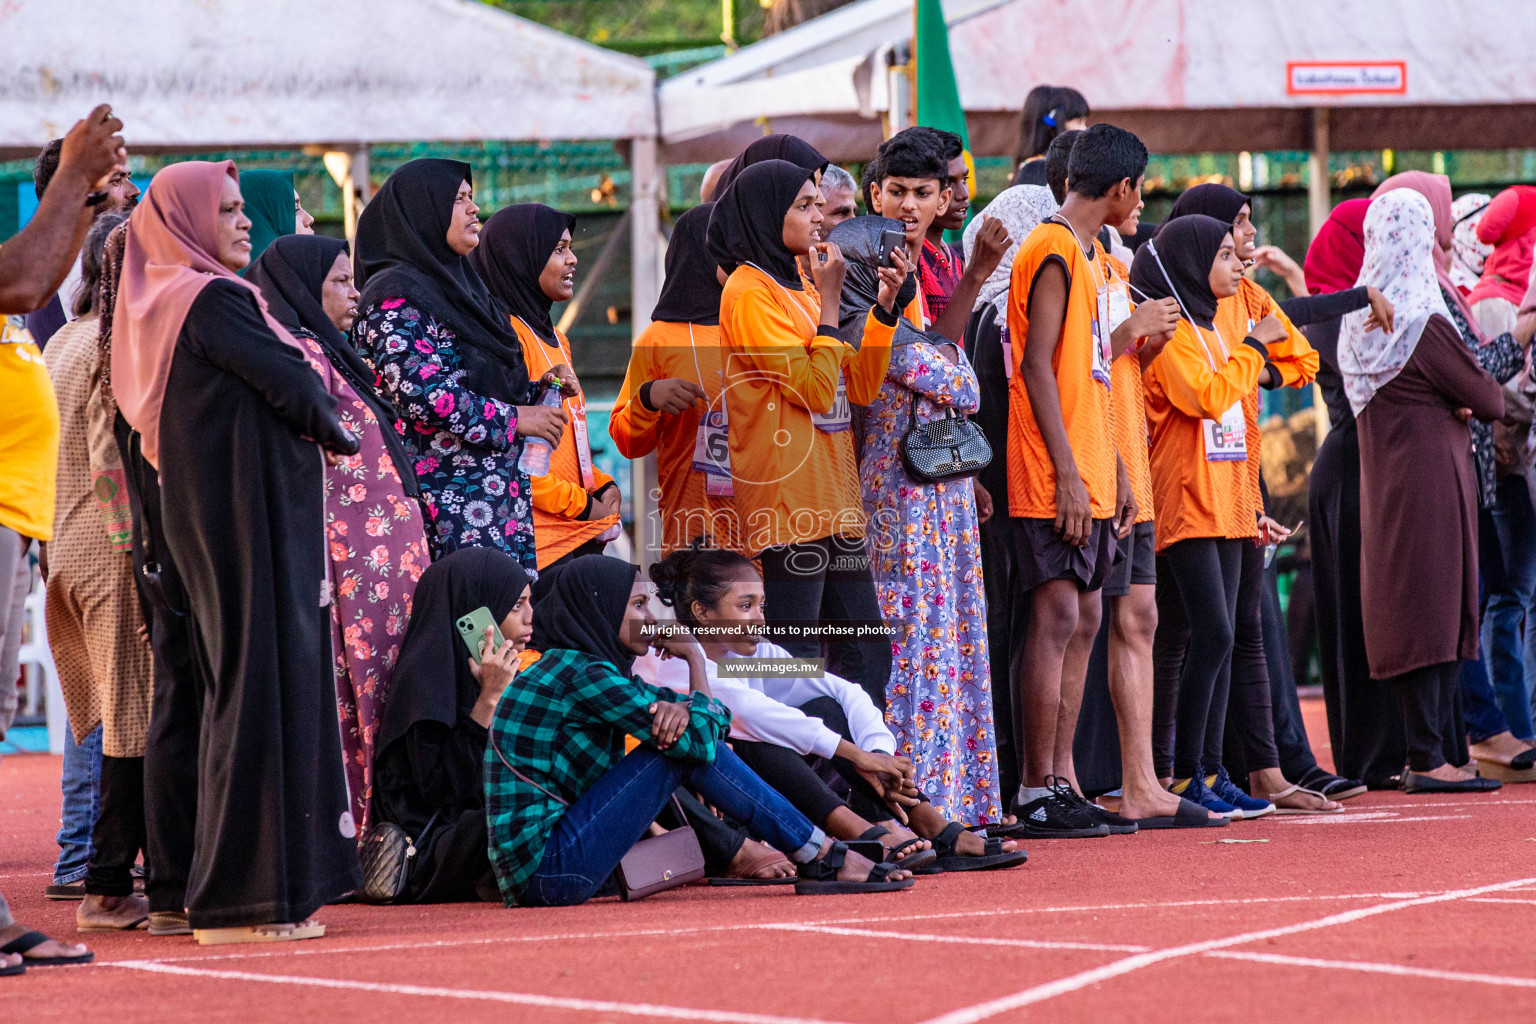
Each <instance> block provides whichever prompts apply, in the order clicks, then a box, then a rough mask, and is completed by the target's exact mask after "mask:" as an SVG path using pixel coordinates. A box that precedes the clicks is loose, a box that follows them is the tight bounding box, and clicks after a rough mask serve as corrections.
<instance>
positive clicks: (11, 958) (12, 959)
mask: <svg viewBox="0 0 1536 1024" xmlns="http://www.w3.org/2000/svg"><path fill="white" fill-rule="evenodd" d="M19 966H21V954H20V953H0V971H8V970H10V969H11V968H12V967H19Z"/></svg>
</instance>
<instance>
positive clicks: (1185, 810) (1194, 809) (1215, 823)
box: [1131, 797, 1232, 832]
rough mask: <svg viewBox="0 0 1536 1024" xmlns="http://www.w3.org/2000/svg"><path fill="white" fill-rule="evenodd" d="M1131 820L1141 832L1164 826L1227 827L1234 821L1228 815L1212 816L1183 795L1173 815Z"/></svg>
mask: <svg viewBox="0 0 1536 1024" xmlns="http://www.w3.org/2000/svg"><path fill="white" fill-rule="evenodd" d="M1131 820H1132V821H1134V822H1136V829H1137V831H1140V832H1145V831H1147V830H1148V829H1154V830H1155V829H1162V828H1225V827H1226V826H1227V825H1229V824H1231V822H1232V819H1231V818H1227V817H1215V818H1212V817H1210V816H1209V815H1208V814H1207V813H1206V810H1205V808H1204V807H1201V806H1200V805H1199V804H1197V803H1195V802H1194V801H1192V800H1185V799H1184V798H1183V797H1179V809H1178V811H1177V812H1176V813H1175V814H1173V815H1171V816H1170V815H1163V816H1162V817H1157V818H1133V819H1131Z"/></svg>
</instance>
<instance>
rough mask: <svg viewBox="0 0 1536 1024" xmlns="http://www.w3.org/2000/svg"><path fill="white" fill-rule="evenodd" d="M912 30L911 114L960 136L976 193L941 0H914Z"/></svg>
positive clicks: (973, 165)
mask: <svg viewBox="0 0 1536 1024" xmlns="http://www.w3.org/2000/svg"><path fill="white" fill-rule="evenodd" d="M916 8H917V9H916V12H915V18H914V21H915V24H914V26H913V31H912V62H913V64H915V65H916V78H917V82H916V88H915V89H914V91H913V103H914V106H913V111H912V118H913V122H914V123H916V124H921V125H927V126H928V127H929V128H942V129H944V130H945V131H950V132H954V133H955V134H956V135H958V136H960V141H961V142H962V143H964V145H965V177H966V184H967V185H968V186H970V190H971V194H972V195H975V194H976V162H975V160H973V159H972V158H971V137H970V135H969V134H968V133H967V132H966V130H965V108H964V107H962V106H961V105H960V86H959V85H958V84H956V82H955V65H954V62H953V61H951V60H950V59H949V26H948V25H946V24H945V23H944V4H943V3H942V2H941V0H916Z"/></svg>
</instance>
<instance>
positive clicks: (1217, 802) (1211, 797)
mask: <svg viewBox="0 0 1536 1024" xmlns="http://www.w3.org/2000/svg"><path fill="white" fill-rule="evenodd" d="M1170 792H1172V793H1173V794H1174V795H1176V796H1181V797H1183V798H1184V799H1185V800H1188V801H1190V802H1191V803H1196V804H1199V805H1200V806H1201V807H1204V808H1205V809H1206V810H1208V811H1215V812H1216V813H1217V814H1219V815H1221V816H1222V817H1224V818H1232V819H1234V820H1236V819H1237V818H1241V817H1242V816H1243V812H1242V811H1240V810H1238V809H1237V808H1236V807H1233V806H1232V805H1231V804H1229V803H1227V802H1226V801H1225V800H1223V799H1222V798H1221V797H1219V796H1217V795H1216V794H1215V793H1212V792H1211V790H1210V787H1208V786H1207V785H1206V784H1205V780H1204V779H1202V778H1201V777H1200V776H1198V775H1196V776H1195V777H1194V778H1192V779H1177V780H1175V781H1174V784H1173V786H1172V788H1171V789H1170Z"/></svg>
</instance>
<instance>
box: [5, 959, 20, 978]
mask: <svg viewBox="0 0 1536 1024" xmlns="http://www.w3.org/2000/svg"><path fill="white" fill-rule="evenodd" d="M26 973H27V962H26V961H25V960H23V961H22V962H21V963H19V964H12V965H11V966H9V967H0V978H9V977H10V976H11V975H13V974H26Z"/></svg>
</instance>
